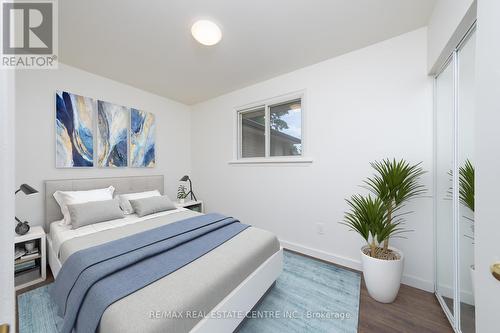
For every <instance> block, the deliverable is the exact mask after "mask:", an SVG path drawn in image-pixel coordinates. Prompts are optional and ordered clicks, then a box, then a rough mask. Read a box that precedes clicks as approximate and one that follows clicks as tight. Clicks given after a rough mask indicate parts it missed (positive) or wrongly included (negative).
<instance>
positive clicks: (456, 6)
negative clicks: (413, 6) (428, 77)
mask: <svg viewBox="0 0 500 333" xmlns="http://www.w3.org/2000/svg"><path fill="white" fill-rule="evenodd" d="M475 19H476V3H475V0H437V1H436V5H435V6H434V10H433V12H432V15H431V17H430V19H429V23H428V37H427V52H428V53H427V68H428V70H429V72H432V73H435V72H436V71H437V70H438V69H439V67H440V66H441V65H442V64H443V62H444V61H445V60H446V58H447V57H448V56H449V55H450V54H451V52H452V50H453V49H454V48H455V47H456V46H457V45H458V43H459V41H460V39H461V38H462V37H463V36H464V35H465V33H466V31H467V29H468V28H469V27H470V26H471V24H472V23H473V22H474V20H475Z"/></svg>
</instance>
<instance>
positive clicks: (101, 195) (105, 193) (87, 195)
mask: <svg viewBox="0 0 500 333" xmlns="http://www.w3.org/2000/svg"><path fill="white" fill-rule="evenodd" d="M114 192H115V188H114V187H113V186H110V187H107V188H102V189H97V190H89V191H56V192H55V193H54V194H53V195H54V198H55V199H56V201H57V203H58V204H59V207H61V213H62V214H63V216H64V220H62V221H61V223H60V225H70V224H71V217H70V214H69V210H68V205H74V204H81V203H86V202H91V201H104V200H112V199H113V193H114Z"/></svg>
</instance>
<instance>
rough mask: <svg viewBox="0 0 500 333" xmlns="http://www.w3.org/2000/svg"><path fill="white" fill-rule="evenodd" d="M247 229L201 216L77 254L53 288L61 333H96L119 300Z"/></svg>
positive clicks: (222, 218) (228, 219)
mask: <svg viewBox="0 0 500 333" xmlns="http://www.w3.org/2000/svg"><path fill="white" fill-rule="evenodd" d="M246 228H248V225H245V224H241V223H239V221H238V220H236V219H234V218H232V217H226V216H223V215H220V214H207V215H201V216H197V217H193V218H189V219H186V220H182V221H178V222H175V223H171V224H167V225H164V226H161V227H159V228H155V229H152V230H148V231H144V232H141V233H138V234H135V235H132V236H129V237H124V238H121V239H118V240H115V241H112V242H109V243H105V244H102V245H98V246H94V247H91V248H88V249H85V250H81V251H78V252H76V253H74V254H72V255H71V256H70V257H69V258H68V259H67V260H66V262H65V263H64V265H63V267H62V269H61V271H60V272H59V275H58V276H57V279H56V281H55V283H54V288H52V297H53V298H54V300H55V302H56V304H57V306H58V310H59V315H60V316H61V317H63V323H62V332H63V333H70V332H71V331H72V330H73V329H75V331H76V332H77V333H86V332H89V333H91V332H92V333H94V332H95V331H96V329H97V327H98V325H99V321H100V320H101V317H102V314H103V313H104V311H105V310H106V308H107V307H108V306H110V305H111V304H113V303H114V302H116V301H118V300H119V299H121V298H123V297H125V296H127V295H130V294H132V293H133V292H135V291H137V290H139V289H141V288H144V287H145V286H147V285H149V284H151V283H153V282H155V281H157V280H159V279H161V278H163V277H165V276H167V275H168V274H170V273H172V272H175V271H176V270H177V269H179V268H181V267H183V266H185V265H187V264H189V263H190V262H192V261H194V260H196V259H197V258H199V257H201V256H203V255H204V254H206V253H207V252H210V251H211V250H213V249H214V248H216V247H218V246H219V245H221V244H223V243H224V242H226V241H227V240H229V239H231V238H232V237H234V236H236V235H237V234H239V233H240V232H242V231H243V230H245V229H246Z"/></svg>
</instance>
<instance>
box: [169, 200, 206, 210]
mask: <svg viewBox="0 0 500 333" xmlns="http://www.w3.org/2000/svg"><path fill="white" fill-rule="evenodd" d="M175 206H177V208H179V207H182V208H187V209H190V210H194V211H195V212H199V213H203V211H204V210H203V201H201V200H196V201H195V200H189V201H185V202H184V203H180V202H176V203H175Z"/></svg>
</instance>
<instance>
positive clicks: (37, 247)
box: [14, 226, 47, 290]
mask: <svg viewBox="0 0 500 333" xmlns="http://www.w3.org/2000/svg"><path fill="white" fill-rule="evenodd" d="M14 244H15V245H14V246H15V249H14V251H15V252H16V253H18V254H19V255H20V254H23V255H22V256H20V257H19V258H17V259H15V260H14V265H15V269H14V271H15V273H14V282H15V286H16V290H19V289H23V288H26V287H28V286H31V285H34V284H36V283H40V282H42V281H45V278H46V274H47V272H46V269H47V267H46V265H47V263H46V255H45V231H44V230H43V228H42V227H39V226H36V227H32V228H31V229H30V231H29V232H28V233H27V234H26V235H22V236H16V237H15V238H14ZM26 244H28V245H26ZM30 244H31V245H30ZM27 247H28V249H31V248H32V250H31V251H27V249H26V248H27ZM23 252H24V253H23ZM16 257H18V255H16Z"/></svg>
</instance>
